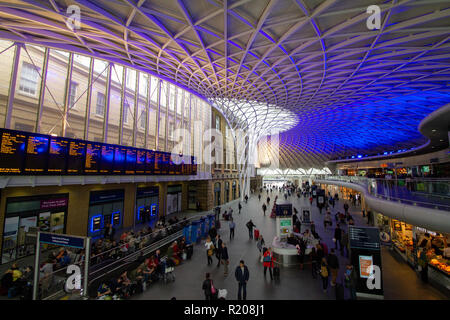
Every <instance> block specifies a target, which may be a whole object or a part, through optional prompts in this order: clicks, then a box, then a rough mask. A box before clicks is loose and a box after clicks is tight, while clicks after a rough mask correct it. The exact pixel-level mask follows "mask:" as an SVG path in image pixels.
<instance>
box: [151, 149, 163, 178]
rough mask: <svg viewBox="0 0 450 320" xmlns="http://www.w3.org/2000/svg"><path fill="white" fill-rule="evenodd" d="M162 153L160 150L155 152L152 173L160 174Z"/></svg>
mask: <svg viewBox="0 0 450 320" xmlns="http://www.w3.org/2000/svg"><path fill="white" fill-rule="evenodd" d="M162 156H163V155H162V153H160V152H155V161H154V164H155V167H154V171H153V173H154V174H161V172H162V170H161V169H162V168H161V161H162Z"/></svg>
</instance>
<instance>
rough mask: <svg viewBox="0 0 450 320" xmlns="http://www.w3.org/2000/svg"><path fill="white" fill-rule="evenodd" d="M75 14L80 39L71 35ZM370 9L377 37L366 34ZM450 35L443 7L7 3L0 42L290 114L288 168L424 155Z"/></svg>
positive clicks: (285, 0) (449, 70) (287, 1)
mask: <svg viewBox="0 0 450 320" xmlns="http://www.w3.org/2000/svg"><path fill="white" fill-rule="evenodd" d="M72 4H75V5H78V6H79V7H80V9H81V28H80V29H73V28H70V27H69V26H68V25H67V24H66V20H67V16H69V14H67V13H66V12H67V7H68V6H69V5H72ZM369 5H379V7H380V9H381V25H380V28H379V29H375V30H369V29H368V27H367V25H366V20H367V18H368V17H369V15H368V14H367V12H366V9H367V7H368V6H369ZM449 26H450V4H449V2H448V0H442V1H439V0H415V1H413V0H392V1H382V0H358V1H353V0H348V1H347V0H346V1H343V0H340V1H339V0H324V1H322V0H221V1H220V0H208V1H207V0H205V1H203V0H195V1H194V0H189V1H188V0H95V1H94V0H73V1H68V0H67V1H66V0H50V1H44V0H23V1H2V2H0V38H5V39H10V40H13V41H17V42H27V43H38V44H42V45H45V46H50V47H54V48H59V49H63V50H69V51H74V52H78V53H82V54H87V55H91V56H95V57H97V58H103V59H107V60H109V61H112V62H119V63H121V64H126V65H129V66H131V67H133V68H136V69H139V70H142V71H146V72H149V73H152V74H155V75H158V76H159V77H161V78H163V79H165V80H169V81H172V82H175V83H177V84H180V85H182V86H183V87H185V88H187V89H189V90H191V91H192V92H196V93H198V94H200V95H202V96H203V97H205V98H207V99H210V100H211V101H213V100H215V99H229V100H233V99H235V100H241V101H245V102H246V103H248V102H258V103H261V104H265V105H268V106H270V105H274V106H277V107H278V108H283V109H287V110H290V111H292V112H294V113H295V114H297V116H298V119H299V122H298V124H297V125H296V126H295V127H294V128H292V129H291V130H289V131H288V132H286V133H283V134H282V136H281V138H280V153H281V161H282V163H281V165H282V166H285V167H291V168H299V167H301V168H309V167H319V168H320V167H323V162H324V161H326V160H329V159H331V158H335V157H338V156H341V155H348V154H354V153H357V152H358V153H363V154H364V153H366V152H368V151H374V150H375V151H377V150H378V151H381V150H385V148H386V147H387V146H390V147H391V148H392V147H395V148H406V147H409V146H417V145H420V144H422V143H423V142H424V141H423V139H424V138H423V137H421V136H420V134H419V133H418V131H417V124H418V122H419V121H420V119H422V118H424V117H425V116H426V115H427V114H429V113H430V112H432V111H434V110H436V109H437V108H439V107H440V106H442V105H443V104H444V103H443V101H448V100H449V87H448V84H449V80H450V43H449V36H450V27H449ZM219 107H220V106H219ZM222 111H223V112H224V114H228V115H230V114H235V112H233V111H232V110H231V109H228V110H227V109H226V108H225V107H222ZM241 120H242V119H241ZM267 152H268V153H270V150H269V151H267Z"/></svg>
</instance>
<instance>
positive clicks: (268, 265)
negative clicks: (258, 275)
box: [263, 248, 273, 280]
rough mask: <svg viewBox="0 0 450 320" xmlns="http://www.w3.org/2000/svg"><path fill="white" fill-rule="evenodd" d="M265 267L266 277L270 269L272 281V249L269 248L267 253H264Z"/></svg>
mask: <svg viewBox="0 0 450 320" xmlns="http://www.w3.org/2000/svg"><path fill="white" fill-rule="evenodd" d="M263 266H264V277H265V276H266V273H267V269H269V274H270V280H273V276H272V268H273V254H272V248H269V249H267V251H266V252H264V256H263Z"/></svg>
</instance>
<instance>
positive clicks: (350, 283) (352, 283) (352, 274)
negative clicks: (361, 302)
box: [344, 263, 358, 300]
mask: <svg viewBox="0 0 450 320" xmlns="http://www.w3.org/2000/svg"><path fill="white" fill-rule="evenodd" d="M344 277H345V278H344V284H345V287H346V288H347V289H348V290H349V291H350V300H356V284H357V281H358V275H357V274H356V271H355V270H354V268H353V265H351V264H350V263H349V264H347V267H346V270H345V274H344Z"/></svg>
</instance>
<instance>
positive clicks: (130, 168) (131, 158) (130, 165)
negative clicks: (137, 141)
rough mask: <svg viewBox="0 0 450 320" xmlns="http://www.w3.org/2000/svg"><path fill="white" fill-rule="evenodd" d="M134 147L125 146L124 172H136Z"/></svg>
mask: <svg viewBox="0 0 450 320" xmlns="http://www.w3.org/2000/svg"><path fill="white" fill-rule="evenodd" d="M136 151H137V150H136V149H134V148H127V161H126V166H125V174H135V173H136Z"/></svg>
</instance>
